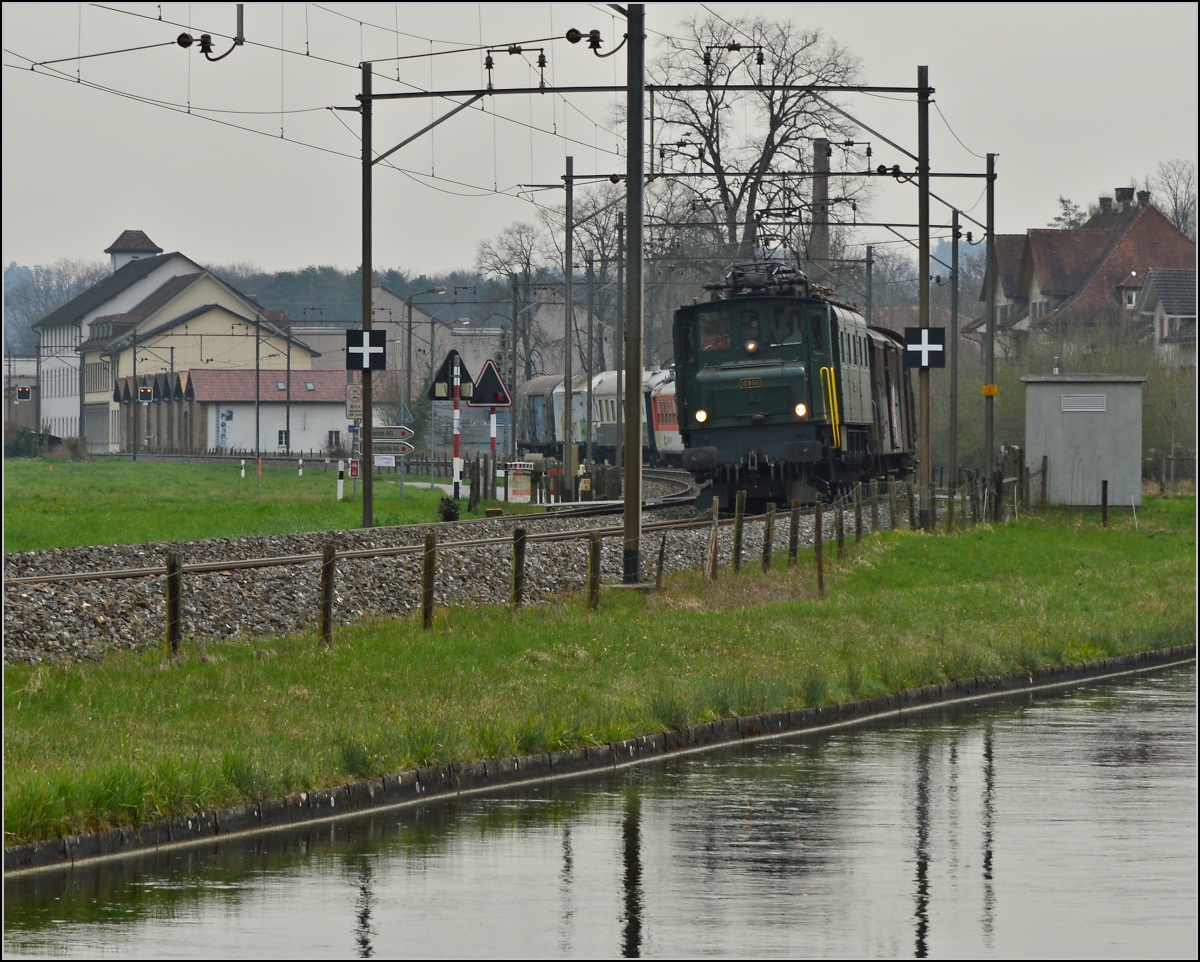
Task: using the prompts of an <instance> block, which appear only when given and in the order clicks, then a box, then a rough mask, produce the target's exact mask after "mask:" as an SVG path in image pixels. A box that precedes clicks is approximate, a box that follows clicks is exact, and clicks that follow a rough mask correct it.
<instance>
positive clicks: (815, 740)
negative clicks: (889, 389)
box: [4, 670, 1197, 958]
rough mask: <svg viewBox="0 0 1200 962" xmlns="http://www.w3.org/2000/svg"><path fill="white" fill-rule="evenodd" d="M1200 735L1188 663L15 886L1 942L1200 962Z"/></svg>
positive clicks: (372, 952)
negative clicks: (1199, 921)
mask: <svg viewBox="0 0 1200 962" xmlns="http://www.w3.org/2000/svg"><path fill="white" fill-rule="evenodd" d="M1195 739H1196V725H1195V679H1194V675H1193V674H1192V672H1191V671H1190V670H1181V671H1175V672H1171V673H1162V674H1158V675H1155V676H1149V677H1146V678H1144V679H1142V680H1140V681H1136V682H1129V683H1126V684H1123V685H1119V686H1109V687H1103V688H1094V689H1085V690H1079V691H1076V692H1074V693H1071V694H1069V695H1066V696H1059V697H1049V696H1047V697H1042V698H1038V699H1033V700H1030V701H1028V702H1026V703H1023V704H1011V703H1010V704H1008V705H1006V706H1001V707H993V708H987V709H983V708H978V709H977V708H975V707H970V708H965V709H963V710H962V711H961V712H950V711H947V712H943V713H940V714H936V715H931V716H925V717H923V718H921V719H919V720H912V721H908V722H905V723H889V724H887V725H880V726H879V727H876V728H873V729H863V730H857V731H847V732H839V733H830V734H826V735H824V736H821V737H808V738H797V739H792V740H786V741H777V742H769V743H763V744H759V745H753V746H739V747H736V748H731V749H728V750H724V751H721V752H717V753H711V754H706V755H698V756H692V757H689V758H681V759H675V760H672V761H669V762H666V763H662V764H659V765H650V766H645V767H643V768H640V769H636V770H629V771H622V772H618V773H613V774H611V775H607V776H597V777H592V778H587V779H581V780H579V781H576V782H570V783H562V784H552V785H541V786H531V787H528V788H525V789H521V790H514V791H512V792H510V793H508V794H506V795H501V796H493V797H487V798H483V797H478V798H476V797H470V798H465V799H461V800H459V801H457V802H446V803H440V804H432V805H429V806H427V807H422V808H413V809H400V810H394V811H390V812H381V813H376V814H374V815H370V816H362V817H359V818H355V819H349V820H346V821H341V822H336V823H331V824H328V825H321V826H314V827H311V828H307V829H294V830H287V831H279V832H276V833H272V834H265V835H260V836H255V837H252V838H248V839H244V840H241V841H232V840H231V841H228V842H224V843H221V844H209V845H206V846H202V847H197V848H195V849H187V850H181V851H174V852H167V853H161V854H151V855H147V856H144V857H142V858H140V859H136V860H126V861H119V862H112V863H107V864H102V865H95V866H92V867H81V868H80V869H78V870H73V871H72V870H64V871H60V872H52V873H47V874H42V875H35V876H30V877H27V878H22V879H11V880H6V883H5V897H6V904H5V914H6V918H5V942H4V948H5V953H6V954H13V953H18V954H47V955H80V956H83V955H90V954H97V953H100V952H103V953H105V954H110V955H111V954H123V955H133V956H139V955H152V956H160V957H177V956H194V955H197V954H201V955H212V956H219V955H227V956H231V957H233V956H239V957H246V956H253V955H260V956H263V955H267V956H269V957H276V956H279V957H286V956H287V955H289V954H290V955H299V956H311V955H317V954H332V955H352V954H356V955H358V956H359V957H362V958H372V957H375V956H378V955H384V956H389V955H395V954H398V953H403V954H406V955H417V956H437V957H444V956H448V955H474V956H479V955H488V956H496V955H501V956H503V955H517V954H521V955H523V956H530V957H537V956H551V955H553V956H564V957H565V956H575V955H580V956H598V955H599V956H609V957H617V956H624V957H642V956H653V955H684V956H697V955H754V956H797V955H800V956H829V955H875V956H878V955H884V956H904V955H909V954H914V955H916V956H917V957H925V956H936V955H954V954H966V955H977V956H996V955H1004V956H1010V955H1035V954H1040V955H1042V956H1055V955H1082V954H1095V955H1100V954H1106V955H1114V954H1115V955H1146V956H1160V957H1175V956H1183V957H1195V954H1196V948H1197V946H1196V933H1195V924H1194V923H1195V916H1196V894H1195V885H1194V880H1195V873H1196V835H1197V832H1196V810H1195V790H1196V764H1195ZM1131 788H1133V789H1136V790H1134V791H1131V790H1130V789H1131ZM980 906H982V915H981V914H980Z"/></svg>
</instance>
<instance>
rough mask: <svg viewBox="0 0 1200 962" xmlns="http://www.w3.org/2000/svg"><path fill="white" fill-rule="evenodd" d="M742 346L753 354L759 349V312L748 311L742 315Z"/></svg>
mask: <svg viewBox="0 0 1200 962" xmlns="http://www.w3.org/2000/svg"><path fill="white" fill-rule="evenodd" d="M742 347H744V348H745V349H746V350H747V351H749V352H750V353H751V354H753V353H754V352H755V351H757V350H758V314H757V313H754V312H749V311H748V312H747V313H745V314H743V315H742Z"/></svg>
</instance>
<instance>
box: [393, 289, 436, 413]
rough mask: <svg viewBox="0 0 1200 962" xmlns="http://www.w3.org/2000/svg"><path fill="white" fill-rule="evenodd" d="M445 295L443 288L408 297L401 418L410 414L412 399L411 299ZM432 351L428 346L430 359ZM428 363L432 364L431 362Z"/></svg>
mask: <svg viewBox="0 0 1200 962" xmlns="http://www.w3.org/2000/svg"><path fill="white" fill-rule="evenodd" d="M445 293H446V288H444V287H431V288H429V290H427V291H417V293H415V294H409V295H408V348H407V350H406V351H405V355H404V396H403V400H404V411H403V412H402V415H401V417H405V416H409V415H411V413H412V412H411V411H410V410H409V404H410V403H411V401H412V398H411V397H410V396H409V394H410V392H411V390H412V309H413V298H414V297H423V296H424V295H426V294H445ZM432 351H433V348H432V345H431V346H430V356H431V357H432ZM430 363H432V361H431V362H430Z"/></svg>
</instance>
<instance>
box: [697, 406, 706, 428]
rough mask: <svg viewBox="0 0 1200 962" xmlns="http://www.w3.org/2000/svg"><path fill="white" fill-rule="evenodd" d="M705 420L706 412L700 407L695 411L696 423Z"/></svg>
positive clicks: (701, 422)
mask: <svg viewBox="0 0 1200 962" xmlns="http://www.w3.org/2000/svg"><path fill="white" fill-rule="evenodd" d="M707 420H708V412H707V411H706V410H704V408H701V409H700V410H699V411H697V412H696V423H697V424H703V423H704V422H705V421H707Z"/></svg>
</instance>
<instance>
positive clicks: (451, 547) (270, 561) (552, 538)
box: [4, 515, 765, 585]
mask: <svg viewBox="0 0 1200 962" xmlns="http://www.w3.org/2000/svg"><path fill="white" fill-rule="evenodd" d="M763 517H765V515H753V516H748V517H747V518H746V519H745V520H746V521H752V520H756V519H759V518H763ZM493 520H494V519H493ZM719 523H720V524H722V525H729V524H733V519H732V518H722V519H721V520H720V522H719ZM711 525H712V520H711V519H710V518H703V519H698V520H692V521H659V522H656V523H654V524H648V525H645V530H646V531H657V532H667V531H691V530H699V529H702V528H708V527H710V526H711ZM597 530H598V531H599V532H600V536H601V537H602V538H614V537H617V536H619V535H620V534H621V533H622V529H621V528H620V527H617V526H612V525H610V526H608V527H604V528H599V529H597V528H571V529H569V530H567V531H544V532H530V534H529V535H528V540H529V541H533V542H540V543H547V544H548V543H553V542H559V541H578V540H582V539H583V538H587V537H589V536H590V535H591V534H592V532H593V531H597ZM511 543H512V539H511V538H509V537H503V538H477V539H471V540H466V541H447V542H444V543H441V544H439V545H438V549H439V550H441V551H462V550H466V549H474V548H489V547H499V546H502V545H509V544H511ZM424 550H425V546H424V545H420V544H416V545H393V546H392V547H388V548H350V549H347V550H344V551H336V552H334V558H335V560H338V561H363V560H368V559H371V558H388V557H397V556H400V555H409V554H412V555H419V554H421V553H422V552H423V551H424ZM320 561H321V555H320V554H297V555H276V556H274V557H270V558H244V559H241V560H239V561H202V562H196V563H193V564H185V565H183V566H182V570H183V573H184V574H192V575H195V574H217V573H222V572H227V571H242V570H248V569H253V568H278V567H286V566H287V565H301V564H315V563H317V562H320ZM166 573H167V569H166V566H165V565H155V566H153V567H147V568H118V569H113V570H108V571H74V572H68V573H65V574H55V575H31V576H26V577H13V578H5V579H4V581H5V584H10V585H43V584H62V583H80V582H86V581H118V580H122V579H129V578H156V577H162V576H164V575H166Z"/></svg>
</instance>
